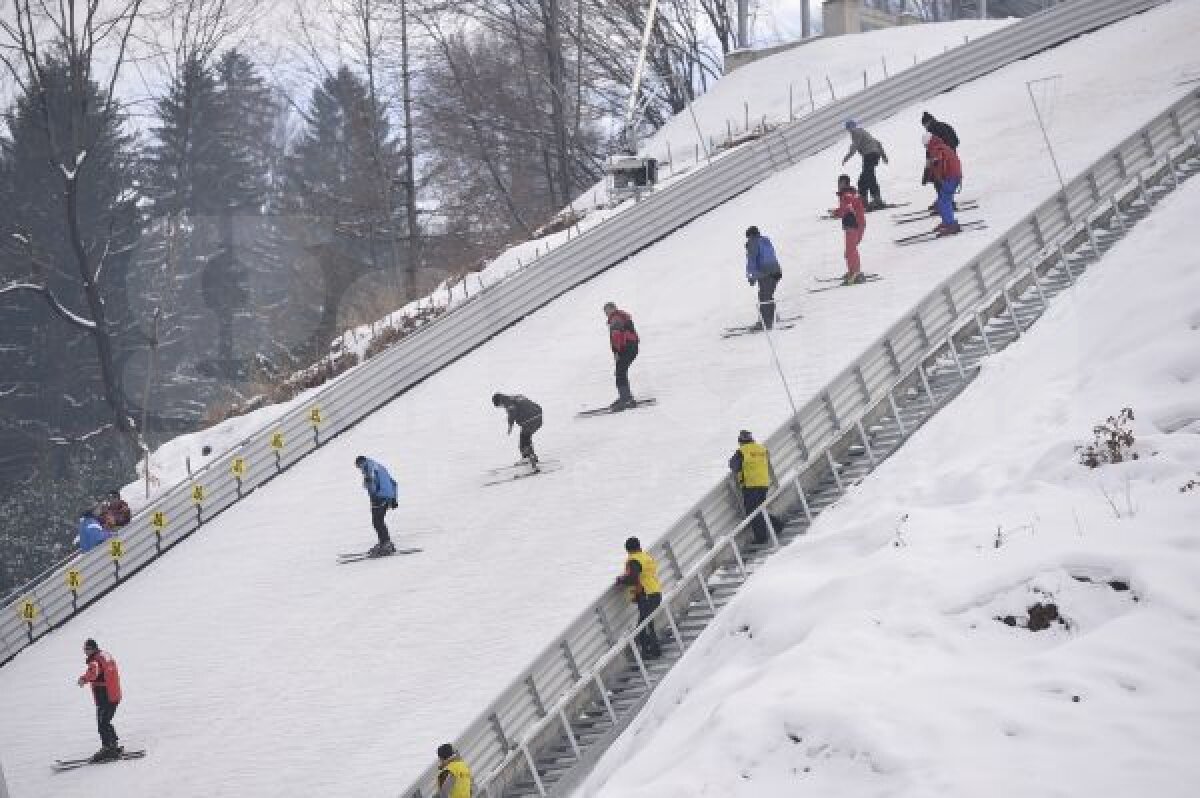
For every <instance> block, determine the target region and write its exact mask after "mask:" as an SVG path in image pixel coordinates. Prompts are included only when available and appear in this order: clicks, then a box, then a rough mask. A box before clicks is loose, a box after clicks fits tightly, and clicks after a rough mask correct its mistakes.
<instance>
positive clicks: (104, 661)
mask: <svg viewBox="0 0 1200 798" xmlns="http://www.w3.org/2000/svg"><path fill="white" fill-rule="evenodd" d="M83 653H84V656H85V657H86V658H87V660H86V661H87V670H86V671H84V672H83V675H82V676H80V677H79V679H78V681H77V684H78V685H79V686H80V687H83V686H84V685H91V687H92V700H94V701H95V702H96V728H97V729H98V730H99V732H100V743H101V746H100V750H99V751H97V752H96V753H95V754H93V755H92V761H93V762H108V761H111V760H113V759H120V758H121V753H122V748H121V746H120V745H118V744H117V730H116V729H114V728H113V725H112V719H113V715H115V714H117V705H118V704H120V703H121V673H120V671H119V670H118V669H117V661H116V660H115V659H113V658H112V655H111V654H109V653H108V652H107V651H101V650H100V646H99V645H97V644H96V641H95V640H92V639H90V638H89V639H88V640H85V641H84V643H83Z"/></svg>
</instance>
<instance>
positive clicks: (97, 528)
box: [79, 509, 112, 552]
mask: <svg viewBox="0 0 1200 798" xmlns="http://www.w3.org/2000/svg"><path fill="white" fill-rule="evenodd" d="M110 537H112V533H111V532H109V531H108V530H107V529H105V528H104V524H103V523H101V521H100V516H99V514H98V513H97V512H96V509H91V510H84V511H83V513H81V514H80V516H79V550H80V551H83V552H88V551H91V550H92V549H94V548H96V547H97V546H99V545H100V544H101V543H103V542H104V541H106V540H108V539H109V538H110Z"/></svg>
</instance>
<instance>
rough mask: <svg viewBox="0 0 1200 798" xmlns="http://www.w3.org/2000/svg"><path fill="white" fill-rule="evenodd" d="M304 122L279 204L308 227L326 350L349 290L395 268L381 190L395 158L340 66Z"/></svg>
mask: <svg viewBox="0 0 1200 798" xmlns="http://www.w3.org/2000/svg"><path fill="white" fill-rule="evenodd" d="M308 120H309V121H308V126H307V129H306V130H305V131H304V134H303V135H302V136H301V138H300V140H299V142H298V143H297V144H296V145H295V147H294V148H293V150H292V152H291V153H290V156H289V158H288V164H287V173H286V174H287V177H286V192H285V197H286V201H287V204H288V208H289V210H291V211H292V212H294V213H296V214H298V215H300V216H301V217H302V218H304V219H305V220H307V221H311V222H315V224H309V225H307V228H308V229H307V233H306V235H305V241H304V243H305V248H306V249H307V250H308V251H309V252H310V253H312V254H313V256H314V257H315V258H316V260H317V262H318V264H319V267H320V269H321V271H322V272H323V274H324V276H325V286H324V297H323V302H322V304H321V310H322V315H321V321H320V323H319V325H318V329H317V331H316V335H315V342H316V343H317V344H318V345H319V346H325V345H327V344H328V342H329V340H330V339H331V338H332V337H333V336H334V334H335V333H336V330H337V314H338V310H339V307H340V304H341V300H342V297H343V295H344V294H345V292H346V290H347V289H348V288H349V287H350V285H351V284H352V283H353V282H354V281H355V280H356V279H358V278H359V277H361V276H363V275H364V274H366V273H368V272H372V271H378V270H386V272H385V273H384V274H378V275H375V276H374V277H373V279H378V280H387V279H390V275H391V274H392V273H393V272H394V270H395V268H396V267H397V265H398V260H399V257H398V255H399V253H398V251H397V247H396V246H395V244H396V241H397V238H398V235H397V232H396V228H397V225H396V219H395V218H394V216H395V213H396V209H394V208H392V207H391V204H390V203H389V202H388V199H389V198H388V191H389V190H390V181H393V180H396V179H398V178H397V176H398V175H399V174H400V172H401V157H400V154H399V153H398V152H397V147H396V143H395V140H394V139H393V138H392V136H391V133H390V129H389V124H388V120H387V115H386V114H385V113H384V109H382V108H377V107H372V104H371V102H370V97H369V93H368V91H367V87H366V86H365V85H364V83H363V82H362V81H361V80H360V79H359V78H358V77H357V76H356V75H355V74H354V73H353V72H351V71H350V70H349V69H348V68H346V67H342V68H341V69H340V70H339V71H338V73H337V75H335V76H332V77H329V78H327V79H326V80H325V81H324V82H323V83H322V84H321V85H320V86H319V87H317V88H316V89H314V90H313V95H312V102H311V105H310V108H309V113H308ZM377 147H378V156H377V153H376V148H377Z"/></svg>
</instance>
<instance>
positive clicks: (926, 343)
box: [401, 90, 1200, 798]
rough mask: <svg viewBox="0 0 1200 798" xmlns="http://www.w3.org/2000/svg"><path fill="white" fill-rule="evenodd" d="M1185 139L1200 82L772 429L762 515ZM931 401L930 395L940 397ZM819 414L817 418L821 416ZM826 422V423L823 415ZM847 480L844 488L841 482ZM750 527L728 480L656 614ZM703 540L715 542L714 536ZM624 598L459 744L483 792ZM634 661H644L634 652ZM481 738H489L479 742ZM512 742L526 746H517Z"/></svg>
mask: <svg viewBox="0 0 1200 798" xmlns="http://www.w3.org/2000/svg"><path fill="white" fill-rule="evenodd" d="M1180 147H1189V148H1191V149H1192V150H1194V151H1195V152H1196V153H1198V154H1200V90H1195V91H1192V92H1191V93H1189V94H1187V95H1186V96H1184V97H1182V98H1181V99H1180V100H1178V101H1177V102H1175V103H1173V104H1172V105H1171V106H1170V107H1169V108H1167V109H1166V110H1165V111H1163V112H1162V113H1160V114H1159V115H1157V116H1156V117H1155V118H1154V119H1153V120H1151V121H1150V122H1148V123H1147V124H1146V125H1144V126H1143V127H1142V128H1141V129H1139V130H1138V131H1137V132H1135V133H1133V134H1132V135H1130V136H1129V137H1127V138H1126V139H1125V140H1124V141H1122V142H1121V143H1120V144H1118V145H1117V146H1116V147H1114V148H1112V149H1111V150H1109V151H1108V152H1107V153H1105V154H1104V155H1103V156H1101V157H1100V158H1099V159H1098V160H1097V161H1096V162H1095V163H1093V164H1092V165H1091V166H1090V167H1089V168H1088V169H1087V170H1086V171H1084V172H1083V173H1082V174H1080V175H1079V176H1077V177H1076V178H1074V179H1073V180H1072V181H1071V182H1070V183H1069V184H1068V186H1067V187H1066V188H1065V189H1064V190H1062V191H1059V192H1057V193H1055V194H1054V195H1053V196H1051V197H1050V198H1048V199H1047V200H1046V201H1044V202H1043V203H1041V204H1040V205H1039V206H1038V207H1037V208H1036V209H1035V210H1034V211H1033V212H1032V213H1030V214H1028V215H1027V216H1026V217H1024V218H1023V219H1021V220H1020V221H1018V222H1017V223H1016V224H1014V225H1013V226H1012V227H1011V228H1010V229H1009V230H1007V231H1006V232H1005V233H1004V234H1003V235H1001V236H999V237H998V238H997V239H996V240H995V241H994V243H992V244H991V245H989V246H988V247H987V248H985V250H984V251H983V252H982V253H980V254H979V255H978V256H976V257H975V258H973V259H971V260H970V261H968V262H967V263H966V264H964V265H963V266H962V267H961V268H960V269H959V270H958V271H957V272H955V273H954V274H953V275H951V276H949V277H947V278H946V279H944V280H942V281H941V282H940V283H938V285H937V286H935V287H934V288H933V289H932V290H931V291H930V292H929V293H928V294H927V295H926V296H925V297H924V298H923V299H921V300H920V301H919V302H918V303H917V304H916V305H915V306H914V307H913V309H912V311H911V312H910V313H908V314H906V315H905V317H904V318H903V319H902V320H901V321H900V322H898V323H897V324H895V325H893V326H892V327H891V328H890V329H889V330H888V331H887V332H886V333H884V334H883V335H881V336H880V337H879V338H878V339H877V340H876V341H875V342H874V343H873V344H872V345H871V346H869V347H868V348H867V349H866V351H865V352H864V354H863V355H862V356H861V357H860V358H858V359H857V360H856V361H855V362H854V363H852V364H850V365H849V366H847V367H846V368H845V369H843V370H842V372H840V373H839V374H838V375H837V376H836V377H835V378H834V379H833V380H831V381H830V382H829V383H828V385H827V386H826V388H825V389H824V390H822V391H820V392H818V394H817V396H816V397H815V398H814V399H812V400H811V401H809V402H808V403H807V404H806V405H804V407H802V408H800V409H799V410H798V411H797V413H796V415H795V416H794V417H792V418H789V419H788V420H787V422H786V423H785V424H784V425H783V426H781V427H780V428H779V429H778V430H777V431H776V432H775V433H773V434H772V435H771V436H769V437H768V438H767V441H766V443H767V445H768V447H769V448H770V449H771V451H772V459H773V460H776V453H777V452H783V453H784V454H783V456H782V457H781V458H780V459H779V461H777V465H779V466H780V468H781V473H783V474H784V475H785V476H784V477H783V478H781V479H780V480H779V482H778V484H777V486H776V488H775V489H774V490H772V491H771V493H770V495H769V496H768V498H767V500H766V501H764V502H763V504H762V505H761V507H760V508H759V509H758V510H757V513H760V514H762V516H763V518H764V520H766V522H767V523H768V525H769V524H770V523H771V522H770V514H769V511H768V509H769V507H770V506H771V505H773V504H776V503H778V502H780V501H781V500H783V499H786V498H787V494H788V493H789V491H791V490H794V491H795V492H796V498H797V501H796V502H793V503H792V505H793V506H796V505H799V506H801V507H803V510H804V513H805V514H806V515H808V504H807V500H806V497H805V487H806V486H811V485H815V484H816V483H817V482H818V481H819V479H820V478H821V477H823V476H826V475H828V474H829V473H830V472H831V471H832V473H833V474H837V464H836V458H835V456H834V455H833V453H834V452H835V451H837V452H844V451H845V450H846V449H847V448H848V447H850V446H852V445H863V446H865V448H866V449H868V450H869V448H870V445H869V443H868V442H867V441H866V436H865V433H864V431H863V425H864V422H865V421H866V420H867V419H869V418H870V417H871V416H872V414H874V413H878V412H879V408H880V407H881V406H883V407H885V408H886V407H888V406H890V407H891V408H893V409H894V408H895V406H896V401H895V392H896V391H897V390H898V389H899V387H900V386H902V385H906V384H913V382H914V381H915V384H916V385H917V386H920V387H921V388H923V390H924V391H925V392H926V393H927V394H929V392H930V387H929V385H928V382H927V381H926V380H925V379H924V378H925V372H924V368H925V365H924V364H926V363H927V362H928V361H929V360H930V359H931V358H933V357H935V356H936V355H938V354H939V353H943V352H946V351H947V348H948V349H949V352H951V353H953V354H954V356H955V358H956V359H957V351H956V350H955V349H954V346H953V341H954V340H955V338H956V337H958V336H959V335H960V334H961V333H962V331H963V330H964V329H965V328H967V327H975V326H978V327H979V329H983V326H984V321H985V320H984V318H983V316H984V314H987V315H988V317H989V318H990V317H993V316H996V315H1000V314H1004V313H1009V312H1011V304H1009V303H1008V301H1007V297H1008V292H1009V289H1010V286H1011V285H1013V284H1014V283H1015V282H1019V281H1021V280H1025V279H1028V276H1029V273H1030V270H1031V269H1036V267H1037V264H1039V263H1044V262H1046V261H1047V260H1048V259H1049V260H1057V259H1058V258H1062V257H1065V256H1064V255H1063V252H1064V249H1065V248H1068V247H1069V246H1070V244H1071V242H1073V241H1075V242H1079V241H1082V242H1084V243H1085V245H1088V246H1091V247H1093V248H1094V247H1095V244H1094V242H1095V234H1094V231H1093V230H1092V227H1093V219H1094V218H1095V217H1097V216H1102V215H1105V214H1110V213H1113V212H1114V210H1113V208H1114V203H1115V201H1116V200H1115V196H1116V195H1117V194H1119V193H1121V192H1122V191H1135V192H1136V191H1139V190H1140V191H1143V192H1144V190H1145V189H1144V186H1143V185H1142V177H1141V173H1142V171H1143V170H1146V169H1150V168H1153V167H1155V166H1156V165H1157V164H1158V163H1159V161H1160V159H1162V158H1164V157H1166V158H1167V160H1168V162H1170V157H1171V151H1172V150H1174V149H1176V148H1180ZM1022 264H1030V265H1022ZM1002 299H1003V300H1005V301H1004V303H1003V306H997V307H996V308H995V309H991V306H993V305H996V303H997V302H999V301H1000V300H1002ZM949 306H953V312H948V311H947V308H948V307H949ZM939 309H940V315H939V313H938V311H939ZM923 320H924V321H923ZM985 340H986V339H985ZM948 344H949V347H948V346H947V345H948ZM905 352H907V354H905ZM959 367H960V368H961V363H959ZM881 369H882V370H883V371H884V372H885V373H886V378H885V379H882V380H878V381H875V383H874V387H871V385H869V384H868V380H867V378H866V377H865V376H864V375H865V374H868V373H874V372H875V371H878V370H881ZM847 385H850V386H852V389H851V390H850V391H848V392H847V391H846V390H843V388H844V387H845V386H847ZM919 389H920V388H919ZM827 400H828V401H830V402H831V404H830V407H832V409H833V412H834V413H835V414H836V416H837V417H838V418H839V419H840V424H838V425H837V427H836V428H833V427H831V425H830V424H829V423H828V421H827V418H828V413H827V411H826V405H825V402H826V401H827ZM930 401H931V402H932V401H933V400H932V396H931V395H930ZM885 403H886V404H885ZM814 418H816V419H818V421H815V422H814V421H812V419H814ZM820 419H826V420H825V422H824V423H822V422H821V421H820ZM810 432H811V433H812V434H809V433H810ZM802 452H803V453H804V454H803V456H801V453H802ZM839 488H840V489H841V490H843V491H844V489H845V488H844V486H841V485H840V484H839ZM711 518H736V519H737V520H736V521H735V522H732V523H730V525H729V531H728V532H724V533H718V534H715V535H713V534H712V533H711V532H709V531H708V530H707V529H705V528H703V524H701V523H698V522H697V519H701V520H703V519H711ZM750 523H751V519H750V517H746V518H743V517H742V513H741V508H740V506H739V505H738V503H737V499H736V497H735V496H734V494H733V493H732V492H731V491H730V490H729V487H728V484H727V483H726V481H725V480H722V482H721V483H719V484H718V485H716V486H715V487H713V488H712V489H710V491H709V492H708V493H707V494H706V495H705V496H704V497H703V498H702V499H701V500H700V501H699V502H698V503H697V504H696V505H694V506H693V507H692V508H691V509H690V510H689V511H688V512H687V513H685V514H684V515H683V516H682V517H681V518H680V519H679V520H678V521H676V523H675V524H673V525H672V526H671V527H670V528H669V529H668V530H667V532H666V534H665V535H664V536H663V537H662V538H660V539H659V541H658V542H657V543H656V544H655V545H654V546H651V547H650V550H651V551H652V552H653V553H654V554H655V556H656V557H658V558H659V560H660V562H661V561H663V560H664V557H665V556H666V555H668V554H669V552H671V551H676V550H680V549H683V548H686V546H687V545H688V544H692V545H693V546H694V545H695V544H697V543H700V544H702V545H704V546H705V548H706V551H705V553H704V555H703V556H701V557H700V558H699V559H698V560H697V561H696V562H694V563H691V564H690V565H689V566H688V567H686V568H684V569H682V570H681V572H680V574H679V578H678V579H677V580H676V581H674V582H672V583H671V586H670V587H669V588H668V589H667V590H665V591H664V600H663V604H662V606H661V607H660V608H659V609H658V610H656V612H655V614H654V615H652V616H651V617H650V618H648V619H647V622H649V621H651V620H653V619H654V618H655V617H661V614H664V613H667V612H668V611H669V608H670V606H671V600H670V599H671V598H674V597H677V596H680V595H686V593H685V591H686V590H687V588H688V586H689V584H694V580H695V579H696V577H697V575H698V574H703V573H704V569H705V568H706V567H708V566H710V565H712V564H713V562H714V561H715V560H716V558H717V556H718V553H719V552H720V551H722V550H723V549H724V547H725V546H726V545H731V546H732V547H733V550H734V551H737V539H738V538H739V537H741V536H743V535H744V534H745V531H746V528H747V527H748V525H749V524H750ZM706 538H709V539H710V540H709V542H707V543H705V539H706ZM771 538H772V543H773V544H775V545H778V544H777V541H776V539H775V534H774V529H773V528H772V529H771ZM660 575H662V574H661V571H660ZM664 584H666V580H665V581H664ZM621 604H622V601H621V598H620V593H619V591H617V590H615V589H609V590H607V591H605V593H604V594H602V595H601V596H600V597H599V598H598V599H597V600H596V601H595V602H594V603H593V604H592V605H590V606H589V607H588V608H587V609H585V610H584V611H583V612H581V613H580V615H579V616H578V618H576V620H575V621H574V622H572V623H571V624H569V625H568V627H567V628H566V630H565V631H564V632H563V633H562V634H561V635H559V636H558V637H557V638H556V639H555V640H554V641H553V642H551V643H550V644H549V645H548V646H547V647H546V648H545V649H544V651H543V652H542V653H541V655H540V656H539V657H537V658H536V659H535V660H534V661H533V662H532V663H531V664H530V666H528V667H527V668H525V669H523V670H522V671H520V673H518V675H517V676H516V678H514V680H513V682H512V684H511V685H510V686H509V688H508V689H507V690H505V691H504V692H503V693H501V694H500V696H499V697H498V698H497V699H496V700H495V701H494V702H493V703H492V704H491V705H489V707H488V708H486V709H485V710H484V711H483V712H482V713H480V716H479V718H477V719H476V720H475V721H474V722H473V723H472V724H471V726H469V727H468V729H467V731H465V732H464V733H463V734H462V735H460V736H459V740H469V741H472V742H471V743H468V744H466V745H460V750H462V752H463V755H464V757H465V758H466V759H467V760H468V761H475V762H482V763H488V764H486V765H484V766H481V767H479V768H478V772H479V773H481V774H486V775H483V776H482V778H481V779H480V780H479V781H478V785H479V786H480V787H481V788H482V789H483V790H484V791H485V793H486V794H493V792H492V791H490V790H489V789H488V788H489V787H490V785H492V784H493V783H495V782H497V781H503V778H504V777H506V776H509V775H510V774H511V771H512V769H513V768H517V769H521V768H523V767H526V766H529V767H532V765H528V763H530V762H532V761H534V759H535V758H536V754H537V752H536V751H533V750H530V746H531V745H532V743H533V741H536V740H537V739H538V737H539V735H541V734H542V733H544V732H545V731H546V730H547V729H549V728H550V727H551V726H553V725H554V724H555V723H556V722H559V720H558V717H557V716H558V715H559V714H560V712H561V711H562V709H563V708H564V707H565V706H569V705H570V704H571V703H572V701H574V700H577V699H578V698H579V697H580V696H581V695H583V694H584V693H585V692H586V691H588V690H590V689H592V688H593V686H594V684H595V681H596V679H597V678H598V674H602V673H603V672H604V671H605V669H606V668H607V667H609V666H611V665H612V664H613V662H614V661H615V659H616V658H617V657H619V656H620V655H621V653H622V652H623V651H624V650H625V649H626V648H629V646H630V645H631V643H630V641H631V640H634V639H635V637H636V632H637V631H638V630H639V629H640V628H641V625H640V624H636V623H635V624H633V628H632V630H631V631H628V632H625V633H622V634H619V635H616V636H615V638H614V639H613V640H612V642H611V644H610V645H608V646H607V647H606V649H605V651H604V652H602V653H601V654H600V655H598V656H596V657H595V658H594V659H592V660H591V661H590V662H586V663H582V664H580V663H576V664H575V665H576V668H577V670H578V675H577V676H575V677H574V678H571V679H570V680H569V686H568V687H567V688H566V689H565V690H563V691H561V692H560V693H558V694H557V695H556V696H555V697H554V698H553V700H550V701H546V700H544V699H542V704H543V707H544V708H545V713H544V714H543V713H540V712H538V711H531V712H529V713H528V714H530V715H533V716H536V719H535V720H534V721H533V722H531V723H529V724H528V725H526V726H523V727H521V728H517V729H512V728H509V729H504V730H503V733H502V734H500V735H498V738H497V735H495V734H494V733H493V732H492V730H493V729H494V728H496V726H498V725H499V723H498V718H499V713H500V712H501V711H503V709H504V707H506V706H507V705H510V704H513V703H520V702H521V701H522V700H524V701H526V702H528V700H529V698H528V696H529V685H530V683H531V681H530V680H533V679H534V676H535V675H536V674H538V673H540V672H542V671H543V670H547V669H550V670H553V669H558V670H560V671H561V670H562V669H563V667H564V666H563V665H562V657H561V655H560V651H561V649H562V648H563V647H566V648H567V649H573V648H576V647H578V646H577V645H576V644H578V643H579V642H580V641H583V640H586V639H589V638H590V637H594V636H596V635H597V634H600V632H599V631H598V630H597V628H596V622H595V619H596V617H597V616H600V617H601V618H603V617H605V616H606V615H607V614H610V613H611V614H616V613H620V612H621V610H620V609H619V608H620V606H621ZM626 614H627V613H626ZM634 648H636V646H635V647H634ZM634 659H635V661H638V662H640V657H639V656H638V655H637V653H636V651H635V652H634ZM639 667H641V666H640V665H639ZM481 739H483V740H484V742H483V743H479V742H478V741H479V740H481ZM514 739H515V740H519V741H520V742H519V743H517V744H513V743H512V740H514ZM491 763H494V764H491ZM522 763H526V764H522ZM433 775H434V773H433V771H432V770H430V771H427V772H426V773H425V774H423V775H422V776H421V777H420V778H418V779H417V780H416V781H415V782H414V783H413V784H412V785H411V786H410V787H408V788H407V789H406V790H405V791H404V792H402V793H401V795H403V796H405V798H425V796H428V795H429V793H428V792H426V791H424V789H423V787H424V786H427V785H429V784H431V783H432V779H433Z"/></svg>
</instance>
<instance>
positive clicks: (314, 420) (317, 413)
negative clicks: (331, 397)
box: [308, 405, 324, 427]
mask: <svg viewBox="0 0 1200 798" xmlns="http://www.w3.org/2000/svg"><path fill="white" fill-rule="evenodd" d="M308 421H309V423H311V424H312V425H313V426H314V427H316V426H319V425H320V424H321V422H322V421H324V419H323V418H322V417H321V408H320V407H318V406H317V405H313V406H312V407H310V408H309V409H308Z"/></svg>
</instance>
